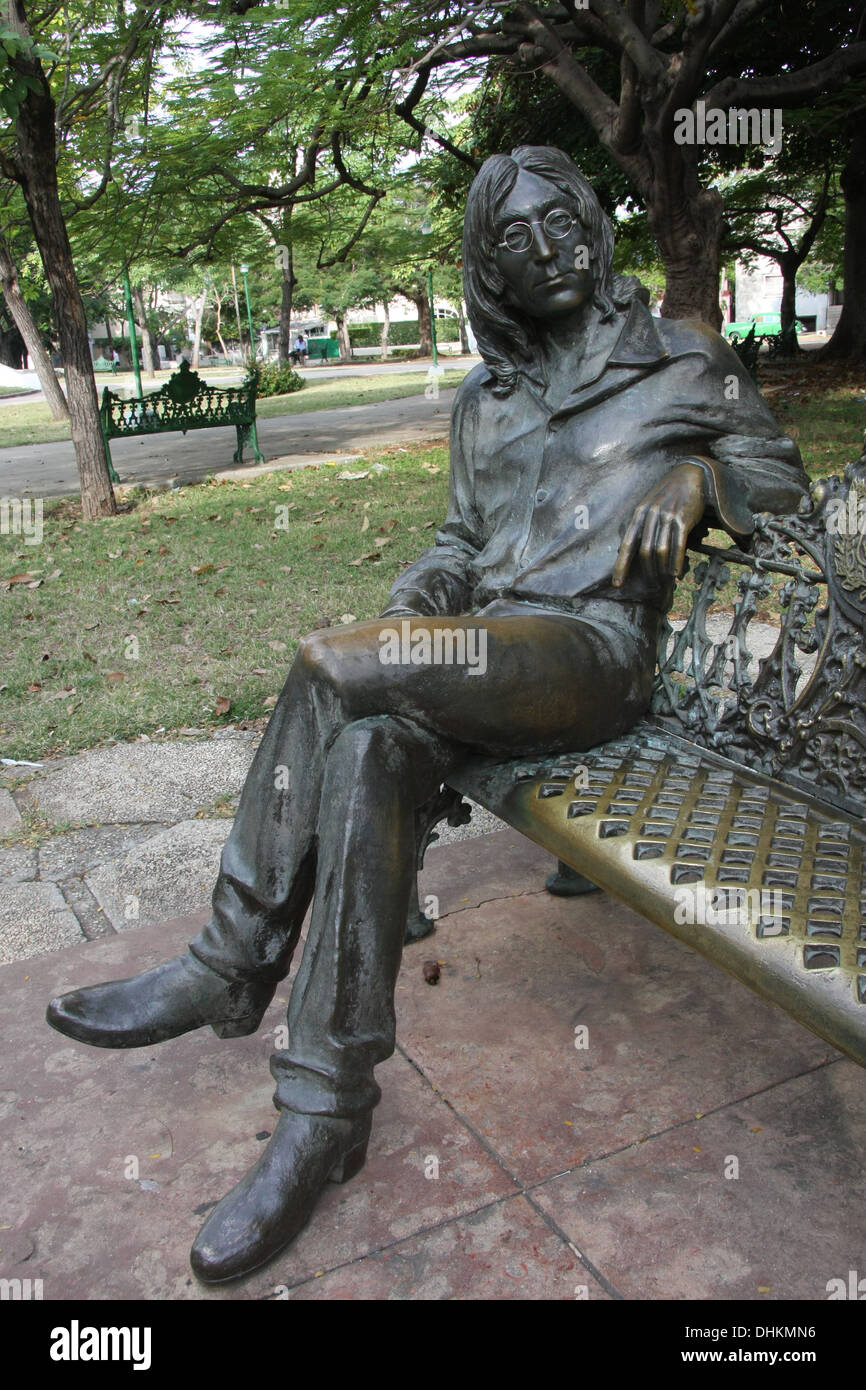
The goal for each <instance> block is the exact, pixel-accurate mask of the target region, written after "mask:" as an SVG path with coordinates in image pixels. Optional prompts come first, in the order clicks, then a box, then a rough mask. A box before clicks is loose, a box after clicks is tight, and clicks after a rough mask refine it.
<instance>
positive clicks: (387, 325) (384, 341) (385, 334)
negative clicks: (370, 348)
mask: <svg viewBox="0 0 866 1390" xmlns="http://www.w3.org/2000/svg"><path fill="white" fill-rule="evenodd" d="M382 308H383V309H384V310H385V318H384V320H383V322H382V337H381V339H380V343H381V350H382V361H383V362H387V361H388V341H389V339H390V337H391V307H390V304H389V302H388V300H387V299H383V300H382Z"/></svg>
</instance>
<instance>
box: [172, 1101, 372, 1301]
mask: <svg viewBox="0 0 866 1390" xmlns="http://www.w3.org/2000/svg"><path fill="white" fill-rule="evenodd" d="M371 1125H372V1117H371V1115H370V1114H369V1112H368V1113H367V1114H366V1115H362V1116H360V1117H359V1118H358V1119H357V1120H338V1119H334V1118H332V1117H330V1116H322V1115H301V1114H297V1113H295V1112H294V1111H292V1110H282V1111H280V1118H279V1120H278V1121H277V1127H276V1129H275V1130H274V1132H273V1134H272V1135H271V1138H270V1141H269V1143H268V1146H267V1148H266V1149H265V1151H264V1153H263V1154H262V1156H261V1158H260V1159H259V1160H258V1162H257V1163H256V1164H255V1165H254V1167H252V1168H251V1169H250V1170H249V1172H248V1173H247V1174H246V1176H245V1177H244V1178H242V1179H241V1181H240V1182H239V1183H238V1185H237V1187H234V1188H233V1189H232V1191H231V1192H229V1193H228V1194H227V1196H225V1197H223V1199H222V1201H221V1202H219V1203H218V1204H217V1206H216V1207H214V1210H213V1211H212V1212H211V1214H210V1216H209V1217H208V1219H207V1221H206V1222H205V1224H204V1225H203V1226H202V1228H201V1230H200V1231H199V1233H198V1236H197V1237H196V1240H195V1243H194V1245H193V1247H192V1251H191V1253H190V1264H191V1265H192V1269H193V1273H194V1274H195V1275H196V1276H197V1277H198V1278H199V1279H200V1280H201V1281H202V1283H205V1284H222V1283H225V1282H226V1280H229V1279H239V1278H240V1277H241V1276H242V1275H245V1274H251V1273H252V1271H253V1270H255V1269H258V1268H259V1266H260V1265H263V1264H266V1263H267V1261H268V1260H270V1259H271V1258H272V1257H273V1256H274V1255H276V1254H278V1253H279V1251H280V1250H283V1249H285V1247H286V1246H287V1245H288V1244H289V1243H290V1241H293V1240H294V1238H295V1236H296V1235H298V1233H299V1232H300V1231H301V1230H302V1228H303V1227H304V1226H305V1225H306V1223H307V1221H308V1220H309V1218H310V1216H311V1214H312V1212H313V1208H314V1207H315V1205H316V1202H317V1201H318V1199H319V1196H320V1195H321V1192H322V1189H323V1188H324V1186H325V1184H326V1183H327V1182H347V1181H348V1179H349V1178H353V1177H354V1176H355V1174H356V1173H358V1172H360V1170H361V1169H362V1168H363V1166H364V1162H365V1160H366V1157H367V1142H368V1140H369V1138H370V1129H371Z"/></svg>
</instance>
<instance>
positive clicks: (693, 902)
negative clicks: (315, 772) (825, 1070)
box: [449, 722, 866, 1065]
mask: <svg viewBox="0 0 866 1390" xmlns="http://www.w3.org/2000/svg"><path fill="white" fill-rule="evenodd" d="M449 785H451V786H453V787H454V788H455V789H456V790H457V791H459V792H460V793H461V794H462V795H464V796H468V797H471V798H472V800H474V801H477V802H479V803H480V804H481V805H482V806H485V807H486V808H487V809H488V810H490V811H492V812H494V814H496V815H498V816H500V817H501V818H502V819H503V820H505V821H507V822H508V824H509V825H511V826H513V827H514V828H515V829H517V830H520V831H522V832H523V834H525V835H527V836H528V837H529V838H530V839H531V840H534V841H535V842H536V843H537V844H539V845H541V846H542V847H543V848H545V849H547V850H549V851H550V852H551V853H552V854H554V855H556V857H557V858H558V859H560V860H562V861H563V862H564V863H566V864H569V865H570V866H571V867H572V868H574V869H576V870H577V871H578V872H580V873H581V874H584V875H586V877H587V878H589V879H591V880H592V882H593V883H595V884H597V885H598V886H599V887H600V888H603V889H605V890H607V891H608V892H610V893H613V894H614V895H615V896H616V897H618V898H620V899H621V900H622V901H623V902H625V903H626V904H628V905H629V906H630V907H633V908H634V909H635V910H636V911H638V912H640V913H641V914H642V915H643V916H644V917H646V918H648V919H649V920H650V921H652V922H654V923H655V924H656V925H657V926H659V927H662V928H663V929H664V930H665V931H667V932H670V933H671V934H672V935H673V936H676V937H677V938H678V939H679V940H680V941H683V942H685V943H686V944H687V945H689V946H692V947H693V948H694V949H695V950H698V951H700V952H701V954H702V955H704V956H706V957H707V958H708V959H710V960H712V961H714V962H715V963H716V964H717V965H720V966H722V967H723V968H724V969H725V970H727V971H729V972H730V973H731V974H732V975H735V976H736V977H737V978H738V979H740V980H742V981H743V982H744V983H745V984H747V985H749V986H751V988H752V989H754V990H756V991H757V992H758V993H759V994H761V995H763V996H764V997H765V998H767V999H769V1000H771V1001H772V1002H773V1003H775V1004H778V1005H779V1006H780V1007H782V1008H783V1009H785V1010H786V1011H787V1012H789V1013H792V1014H793V1015H794V1016H795V1017H796V1018H797V1019H798V1020H799V1021H800V1022H802V1023H804V1024H806V1025H807V1026H808V1027H809V1028H811V1029H813V1031H814V1032H816V1033H818V1034H819V1035H820V1036H821V1037H823V1038H825V1039H826V1040H827V1041H828V1042H830V1043H832V1044H833V1046H834V1047H838V1048H839V1049H840V1050H841V1051H842V1052H845V1053H847V1054H848V1056H850V1057H852V1058H853V1059H854V1060H855V1061H857V1062H860V1063H861V1064H862V1065H866V860H864V849H866V833H864V828H863V825H862V823H861V822H858V820H857V818H856V817H854V816H851V815H848V814H847V813H846V812H844V811H842V810H839V809H837V808H836V807H835V806H830V805H828V804H827V803H823V802H821V801H819V800H818V799H816V798H815V797H812V796H809V795H808V794H806V793H802V794H801V793H799V792H797V791H794V790H792V789H791V788H790V787H789V786H785V785H784V784H783V783H781V782H777V781H773V780H770V779H767V778H766V777H764V776H762V775H760V774H753V773H751V772H750V771H749V770H748V769H747V768H744V767H742V766H740V765H738V764H736V763H733V762H731V761H729V760H728V759H726V758H722V757H719V756H718V755H716V754H714V753H712V752H709V751H706V750H704V749H702V748H699V747H697V745H695V744H691V743H689V742H688V741H687V740H685V739H683V738H680V737H679V736H677V735H676V734H673V733H670V732H668V731H667V730H662V729H660V728H658V727H656V726H654V725H653V724H652V723H649V722H647V723H643V724H640V725H638V726H636V728H635V729H634V730H632V731H631V733H629V734H627V735H626V736H624V737H623V738H619V739H616V740H615V741H613V742H611V743H606V744H603V745H600V746H599V747H597V748H594V749H592V750H591V751H589V752H585V753H575V754H573V755H569V756H563V755H559V756H557V757H555V758H550V759H546V760H543V761H535V762H521V761H518V762H510V763H497V762H495V761H493V760H490V759H484V760H478V761H476V762H473V763H472V764H471V765H470V766H469V767H468V768H466V769H465V770H464V771H463V772H462V773H461V774H460V775H459V776H456V777H451V778H449ZM683 890H685V891H683ZM701 890H703V891H702V892H701ZM707 905H709V908H710V911H709V913H707V912H706V911H705V909H706V907H707ZM695 909H696V910H695ZM701 916H709V917H711V918H715V919H716V920H713V921H710V922H704V923H703V924H702V923H701V922H700V921H695V920H694V918H695V917H698V918H700V917H701ZM690 917H691V919H692V920H689V918H690Z"/></svg>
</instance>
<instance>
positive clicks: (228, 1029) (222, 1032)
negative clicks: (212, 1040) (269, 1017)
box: [211, 1014, 264, 1038]
mask: <svg viewBox="0 0 866 1390" xmlns="http://www.w3.org/2000/svg"><path fill="white" fill-rule="evenodd" d="M263 1017H264V1015H263V1014H247V1016H246V1018H227V1019H225V1020H224V1022H222V1023H212V1024H211V1028H212V1029H213V1031H214V1032H215V1033H216V1035H217V1037H218V1038H246V1037H249V1035H250V1033H254V1032H255V1031H256V1029H257V1028H258V1026H259V1024H260V1023H261V1021H262V1018H263Z"/></svg>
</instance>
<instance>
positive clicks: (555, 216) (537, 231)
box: [494, 169, 595, 319]
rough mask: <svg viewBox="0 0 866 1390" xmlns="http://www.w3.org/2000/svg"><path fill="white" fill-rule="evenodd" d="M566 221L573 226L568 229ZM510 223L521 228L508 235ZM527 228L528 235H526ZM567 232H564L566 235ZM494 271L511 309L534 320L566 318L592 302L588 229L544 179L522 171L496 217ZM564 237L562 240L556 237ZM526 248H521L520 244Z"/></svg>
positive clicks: (553, 186) (563, 196)
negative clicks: (498, 274)
mask: <svg viewBox="0 0 866 1390" xmlns="http://www.w3.org/2000/svg"><path fill="white" fill-rule="evenodd" d="M568 218H573V219H574V222H573V225H572V226H571V227H570V228H568ZM514 223H522V224H523V228H522V229H519V230H518V231H516V232H514V231H510V230H509V229H512V228H513V225H514ZM527 228H528V229H529V230H527ZM566 228H568V229H567V230H566ZM494 231H495V233H496V237H495V239H496V241H497V242H499V243H501V242H503V241H506V240H507V241H508V242H509V243H513V244H514V245H516V247H517V249H511V245H498V246H497V249H496V252H495V255H496V264H497V267H498V269H499V271H500V273H501V275H502V277H503V279H504V280H505V285H506V295H507V298H508V301H509V303H510V304H511V305H512V306H513V307H516V308H518V309H522V310H523V311H524V313H526V314H529V315H530V316H531V317H532V318H536V319H559V318H567V317H568V316H569V315H570V314H574V313H575V312H576V311H577V310H578V309H580V308H581V306H582V305H584V304H585V303H587V302H588V301H589V300H591V299H592V294H593V290H594V288H595V281H594V279H593V274H592V270H591V269H590V267H589V251H588V247H587V245H586V228H585V227H583V226H582V224H581V223H580V222H579V221H578V220H577V213H576V211H575V209H574V207H573V205H572V204H571V202H570V200H569V199H568V198H567V197H566V195H565V194H564V193H562V192H560V190H559V189H558V188H556V186H555V185H554V184H552V183H548V182H547V180H546V179H542V178H539V176H538V175H537V174H531V173H529V172H528V171H527V170H526V169H521V171H520V173H519V174H518V176H517V181H516V182H515V184H514V187H513V188H512V190H511V192H510V193H509V195H508V197H507V198H506V200H505V202H504V203H503V204H502V205H501V206H500V208H499V211H498V212H497V214H496V221H495V224H494ZM563 231H564V232H565V234H564V235H558V233H562V232H563ZM527 242H528V245H526V246H525V249H524V243H527Z"/></svg>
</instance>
